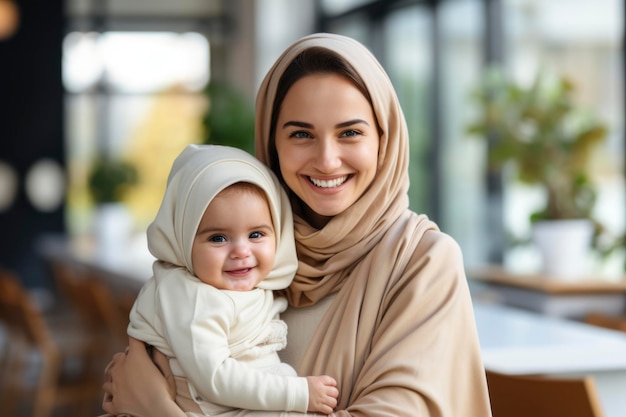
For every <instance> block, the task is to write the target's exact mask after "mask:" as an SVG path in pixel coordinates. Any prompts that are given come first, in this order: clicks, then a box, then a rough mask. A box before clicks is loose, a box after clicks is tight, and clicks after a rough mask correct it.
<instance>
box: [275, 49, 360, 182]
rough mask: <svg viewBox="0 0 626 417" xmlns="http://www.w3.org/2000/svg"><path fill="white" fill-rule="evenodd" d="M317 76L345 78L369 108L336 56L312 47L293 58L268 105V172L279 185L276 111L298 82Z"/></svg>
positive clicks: (346, 65) (357, 82) (357, 81)
mask: <svg viewBox="0 0 626 417" xmlns="http://www.w3.org/2000/svg"><path fill="white" fill-rule="evenodd" d="M319 73H330V74H337V75H339V76H342V77H345V78H346V79H347V80H349V81H350V82H351V83H352V84H353V85H354V86H355V87H356V88H357V89H358V90H359V91H360V92H361V94H363V96H364V97H365V98H366V99H367V101H368V102H369V103H370V105H371V104H372V100H371V97H370V93H369V91H368V89H367V87H366V85H365V83H364V82H363V79H362V78H361V76H360V75H359V74H358V73H357V72H356V70H355V69H354V67H352V65H350V64H349V63H348V61H346V60H345V59H344V58H343V57H342V56H341V55H340V54H338V53H336V52H334V51H332V50H329V49H326V48H323V47H312V48H309V49H307V50H305V51H303V52H301V53H300V54H299V55H298V56H296V57H295V58H294V60H293V61H291V63H290V64H289V66H288V67H287V68H286V69H285V72H284V73H283V75H282V76H281V78H280V80H279V81H278V86H277V88H276V97H275V98H274V103H273V104H272V120H271V124H270V137H269V154H270V168H271V169H272V171H274V174H276V176H278V178H279V179H280V180H281V182H282V175H281V173H280V166H279V165H278V153H277V152H276V123H277V122H278V113H279V112H280V107H281V106H282V104H283V100H284V99H285V96H286V95H287V92H288V91H289V89H290V88H291V87H292V86H293V85H294V84H295V83H296V82H297V81H298V80H300V79H301V78H304V77H306V76H307V75H311V74H319Z"/></svg>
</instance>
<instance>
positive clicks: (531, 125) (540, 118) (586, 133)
mask: <svg viewBox="0 0 626 417" xmlns="http://www.w3.org/2000/svg"><path fill="white" fill-rule="evenodd" d="M573 92H574V85H573V84H572V83H571V82H570V81H569V80H568V79H567V78H565V77H555V78H552V79H550V78H548V77H546V76H545V74H542V73H539V74H538V75H537V77H536V78H535V79H534V81H533V82H532V84H531V85H530V86H529V87H528V88H524V87H522V86H520V85H518V84H516V83H514V82H512V81H511V80H508V79H506V78H505V77H504V76H503V75H502V73H500V72H497V71H492V72H489V73H488V74H487V77H486V78H485V80H484V82H483V84H482V85H481V86H480V88H479V89H477V91H475V92H474V94H473V98H474V100H475V102H476V103H478V104H479V107H480V109H481V110H482V111H481V114H480V116H479V118H478V119H477V120H476V121H474V122H473V123H471V124H470V125H469V126H468V128H467V132H468V133H469V134H471V135H474V136H478V137H481V138H484V139H486V140H487V141H488V157H489V166H490V167H491V168H492V169H496V170H499V169H501V168H502V167H503V165H504V164H506V163H510V164H512V165H513V168H514V172H515V176H516V178H517V179H518V180H519V181H522V182H524V183H527V184H534V185H539V186H541V187H542V189H543V191H544V193H545V205H544V206H543V207H541V208H540V209H539V210H537V211H536V212H534V213H532V214H531V216H530V221H531V224H532V231H533V240H534V242H535V244H536V246H537V248H538V249H539V251H540V252H541V254H542V258H543V272H544V273H546V274H549V275H551V276H555V277H561V278H574V277H578V276H580V275H581V274H582V273H584V268H582V267H581V266H580V265H579V264H577V263H576V261H579V260H581V259H584V258H585V257H586V256H585V254H584V253H581V251H583V252H584V251H587V252H588V249H589V247H590V245H591V244H592V242H593V236H594V232H598V231H599V230H600V228H601V226H600V225H599V223H598V222H596V221H595V220H594V218H593V209H594V206H595V203H596V186H595V184H594V182H593V178H592V175H590V174H591V173H590V162H591V159H592V157H593V154H594V149H595V148H596V147H597V146H598V145H600V144H601V143H602V142H603V141H605V139H606V137H607V127H606V126H605V124H604V123H602V122H601V121H599V120H598V119H597V118H595V117H594V116H592V115H591V114H589V113H587V112H585V111H583V109H581V108H579V107H577V106H576V105H575V103H574V100H573ZM577 242H578V243H577ZM567 245H572V249H568V246H567ZM557 258H558V259H557ZM559 259H561V260H559Z"/></svg>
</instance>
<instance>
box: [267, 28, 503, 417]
mask: <svg viewBox="0 0 626 417" xmlns="http://www.w3.org/2000/svg"><path fill="white" fill-rule="evenodd" d="M312 47H321V48H326V49H328V50H331V51H334V52H336V53H337V54H339V55H341V56H343V57H344V58H345V59H346V60H347V61H348V62H349V64H350V65H352V66H353V67H354V68H355V69H356V71H357V73H358V74H359V75H360V76H361V77H362V79H363V80H364V83H365V85H366V86H367V88H368V91H369V94H370V96H371V100H372V106H373V110H374V115H375V117H376V119H377V121H378V124H379V126H380V128H381V130H382V135H381V138H380V151H379V159H378V170H377V174H376V177H375V179H374V181H373V183H372V184H371V186H370V187H369V188H368V189H367V191H366V192H365V193H364V194H363V195H362V196H361V197H360V199H359V200H358V201H357V202H356V203H355V204H353V205H352V206H351V207H350V208H349V209H347V210H346V211H344V212H343V213H341V214H339V215H337V216H335V217H334V218H332V219H331V220H330V221H329V222H328V224H327V225H326V226H325V227H324V228H322V229H321V230H317V229H315V228H313V227H312V226H310V225H309V224H308V223H307V221H306V219H304V218H303V217H302V216H301V211H300V210H299V202H298V201H297V198H295V197H293V196H292V198H294V201H293V204H292V207H293V209H294V222H295V236H296V248H297V252H298V258H299V266H298V271H297V273H296V277H295V279H294V282H293V283H292V284H291V286H290V287H289V288H288V290H287V292H286V294H287V296H288V298H289V302H290V304H291V305H292V306H293V307H295V308H298V307H301V308H312V309H315V305H316V303H318V301H320V300H322V299H324V298H325V297H327V296H329V295H331V294H332V295H333V300H332V302H331V303H330V305H328V306H327V311H325V314H323V317H321V319H320V322H319V325H316V326H313V327H314V328H311V329H309V330H308V332H309V333H310V334H309V335H308V336H309V337H310V340H311V341H310V343H308V346H306V347H305V350H304V352H298V354H297V355H295V356H293V357H298V358H300V357H301V358H302V359H301V360H300V361H299V363H294V364H293V365H295V366H297V367H298V368H297V369H298V370H299V372H302V374H322V373H324V374H328V375H331V376H333V377H335V378H336V379H337V381H338V385H339V391H340V395H339V404H338V407H337V410H338V411H337V412H336V413H335V415H336V416H341V417H345V416H367V417H378V416H395V417H402V416H406V417H417V416H420V417H421V416H424V417H425V416H429V417H488V416H490V415H491V413H490V407H489V401H488V395H487V387H486V382H485V374H484V369H483V365H482V361H481V357H480V350H479V345H478V337H477V332H476V325H475V321H474V315H473V310H472V304H471V298H470V294H469V290H468V286H467V280H466V277H465V273H464V267H463V259H462V254H461V251H460V248H459V247H458V245H457V243H456V242H455V241H454V240H453V239H452V238H451V237H450V236H448V235H446V234H444V233H442V232H441V231H439V229H438V227H437V226H436V225H435V224H434V223H433V222H431V221H430V220H428V218H427V217H426V216H424V215H418V214H416V213H414V212H412V211H410V210H409V208H408V196H407V191H408V187H409V177H408V161H409V138H408V131H407V126H406V122H405V119H404V116H403V113H402V110H401V108H400V105H399V103H398V100H397V97H396V94H395V92H394V89H393V87H392V84H391V82H390V80H389V78H388V77H387V75H386V73H385V71H384V70H383V68H382V67H381V66H380V64H379V63H378V62H377V60H376V59H375V58H374V57H373V55H372V54H371V53H370V52H369V51H368V50H367V49H366V48H365V47H364V46H363V45H361V44H360V43H358V42H356V41H355V40H352V39H350V38H347V37H343V36H339V35H331V34H315V35H311V36H307V37H305V38H302V39H300V40H299V41H297V42H295V43H294V44H293V45H291V46H290V47H289V48H288V49H287V50H286V51H285V52H284V53H283V55H282V56H281V57H279V59H278V60H277V62H276V63H275V65H274V66H273V67H272V68H271V69H270V71H269V73H268V74H267V76H266V78H265V79H264V81H263V82H262V84H261V87H260V89H259V93H258V96H257V104H256V105H257V107H256V108H257V113H256V140H257V143H256V154H257V157H258V158H259V159H260V160H261V161H263V162H265V163H266V164H268V165H269V164H270V163H271V162H270V161H272V160H276V158H275V156H274V155H270V152H271V149H274V148H273V147H272V146H270V141H271V140H272V138H270V123H271V116H272V106H273V102H274V97H275V95H276V88H277V85H278V81H279V79H280V77H281V74H282V73H283V72H284V71H285V69H286V67H287V66H288V65H289V64H290V63H291V61H292V60H293V59H294V58H295V57H296V56H297V55H298V54H300V53H301V52H302V51H305V50H307V49H308V48H312ZM272 169H273V170H275V171H276V170H277V169H278V168H277V167H272ZM310 306H313V307H310ZM301 319H302V317H301ZM292 323H293V322H292ZM296 331H307V330H304V328H299V329H297V330H296ZM294 347H295V346H294ZM289 348H290V347H288V349H289Z"/></svg>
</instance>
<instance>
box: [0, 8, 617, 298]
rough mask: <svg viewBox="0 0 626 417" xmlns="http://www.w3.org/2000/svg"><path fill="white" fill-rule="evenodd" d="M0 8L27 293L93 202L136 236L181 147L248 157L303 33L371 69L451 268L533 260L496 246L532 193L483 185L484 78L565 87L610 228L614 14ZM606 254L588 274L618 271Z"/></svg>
mask: <svg viewBox="0 0 626 417" xmlns="http://www.w3.org/2000/svg"><path fill="white" fill-rule="evenodd" d="M0 3H4V4H12V5H14V6H15V7H13V9H15V11H16V13H15V17H14V20H15V26H14V28H12V29H7V30H5V32H4V34H3V35H2V38H1V39H0V60H1V62H2V65H0V95H1V97H2V98H3V100H1V104H0V106H1V108H0V118H1V119H0V120H1V121H2V125H1V126H2V127H1V129H0V138H1V139H2V148H1V150H0V230H2V234H1V237H0V245H1V247H0V264H2V265H4V266H6V267H9V268H12V269H15V270H17V271H19V273H20V275H21V277H22V279H23V280H24V281H25V282H26V283H27V285H28V286H29V287H37V288H39V287H41V288H46V287H48V286H49V284H50V280H49V278H48V277H46V275H45V273H44V271H43V270H42V267H41V264H40V256H39V255H38V253H37V244H38V242H40V238H41V237H42V236H47V235H50V234H60V235H64V236H68V237H72V238H75V239H83V243H84V244H85V245H89V244H91V243H90V242H91V241H92V238H93V237H94V236H96V234H97V233H98V232H97V229H98V227H97V219H98V218H99V217H98V207H99V205H100V203H104V202H108V201H105V200H107V198H108V199H109V200H111V199H113V200H116V201H117V200H119V201H122V202H123V203H124V206H125V208H126V209H127V210H128V217H127V218H126V220H125V223H124V227H126V228H127V229H129V230H130V232H131V233H132V234H133V235H135V234H137V235H138V236H141V232H142V231H143V230H145V228H146V226H147V224H148V223H149V222H150V220H151V219H152V217H153V216H154V214H155V212H156V209H157V208H158V204H159V202H160V199H161V195H162V192H163V189H164V181H165V178H166V175H167V172H168V171H169V167H170V164H171V161H172V160H173V158H174V157H175V156H176V155H177V153H178V152H179V151H180V150H181V149H182V148H183V147H184V146H185V145H186V144H188V143H200V142H211V141H212V142H215V143H221V142H225V143H232V144H235V145H237V144H241V146H242V147H245V146H248V145H247V144H246V143H250V142H251V140H252V123H253V121H252V117H253V116H252V109H253V103H254V97H255V92H256V89H257V87H258V85H259V84H260V81H261V79H262V77H263V75H264V73H265V71H266V70H267V69H268V68H269V66H270V65H271V64H272V62H273V61H274V59H275V58H277V56H278V55H279V53H280V52H281V51H282V50H283V49H284V48H285V47H286V46H287V45H288V44H290V43H291V42H292V41H294V40H296V39H297V38H299V37H300V36H302V35H305V34H309V33H313V32H317V31H329V32H336V33H342V34H347V35H350V36H353V37H355V38H356V39H358V40H360V41H361V42H363V43H364V44H365V45H367V46H368V47H369V48H370V49H371V50H372V51H373V52H374V54H375V55H376V56H377V57H378V59H379V60H380V61H381V62H382V63H383V65H384V67H385V68H386V70H387V71H388V73H389V75H390V77H391V79H392V81H393V83H394V85H395V86H396V89H397V91H398V95H399V96H400V100H401V102H402V105H403V108H404V111H405V114H406V118H407V121H408V124H409V128H410V132H411V133H410V134H411V189H410V198H411V206H412V208H413V209H415V210H416V211H418V212H423V213H426V214H428V215H429V216H430V217H431V218H433V219H434V220H435V221H437V222H438V223H439V225H440V226H441V228H442V229H443V230H444V231H446V232H447V233H449V234H451V235H452V236H454V237H455V238H456V239H457V240H458V241H459V243H460V244H461V247H462V249H463V251H464V254H465V258H466V262H467V264H468V265H470V266H471V265H479V264H483V263H486V262H510V263H517V264H524V265H527V266H532V265H534V264H535V263H536V256H534V254H533V251H532V250H529V249H528V248H527V249H524V245H515V246H513V245H512V243H511V242H513V241H521V242H523V241H524V239H527V237H528V234H529V230H530V222H529V220H528V214H529V213H530V212H532V211H533V210H534V209H535V208H536V207H537V205H540V204H541V199H542V198H543V196H542V193H541V190H539V189H537V187H532V186H527V185H521V184H520V183H518V182H517V181H515V180H514V178H512V177H511V176H508V177H507V175H494V174H492V173H490V171H488V170H487V168H486V167H487V142H486V141H482V140H477V139H476V138H472V137H471V135H468V133H467V127H468V125H469V124H470V123H471V122H472V121H473V120H474V119H476V117H478V116H477V115H478V114H479V112H480V111H481V109H480V106H479V104H478V103H477V102H476V101H475V100H473V99H472V97H471V94H472V91H473V90H475V89H476V88H477V87H478V86H479V84H480V83H481V82H482V80H483V79H484V77H485V74H486V73H487V71H488V69H489V68H493V67H494V66H495V67H498V68H500V69H501V70H502V71H503V72H504V73H505V74H506V76H507V77H509V78H510V79H512V80H515V81H516V82H519V83H520V84H521V85H528V84H530V83H532V81H533V80H534V78H535V76H536V75H537V74H538V73H539V72H542V73H546V74H548V76H552V77H561V76H562V77H567V78H568V80H570V81H571V82H572V84H573V85H574V86H575V92H574V93H575V95H574V99H575V101H576V104H577V105H579V106H581V107H583V108H585V109H586V110H588V111H589V112H590V113H592V114H593V115H594V117H596V118H598V119H599V120H602V121H603V122H604V123H605V124H606V126H607V128H608V135H607V137H608V138H607V140H606V141H605V143H604V144H603V152H599V155H597V157H596V160H595V168H594V171H593V176H594V178H595V179H597V184H598V199H597V201H598V204H597V205H596V207H595V209H594V210H595V213H596V217H597V218H599V219H601V220H602V221H603V223H604V224H605V225H607V227H608V228H610V229H611V230H614V231H615V233H616V234H620V233H621V232H622V231H623V229H624V220H625V207H624V181H623V174H624V129H623V119H624V118H623V115H624V106H623V101H624V83H623V78H624V70H623V54H624V48H623V35H624V7H623V2H622V1H619V0H599V1H594V2H590V1H585V0H567V1H565V0H544V1H538V0H440V1H417V0H414V1H366V0H341V1H339V0H327V1H323V0H298V1H288V0H263V1H254V0H238V1H236V0H232V1H218V0H202V1H201V0H181V1H177V2H168V1H155V0H150V1H148V0H124V1H122V0H65V1H61V0H50V1H46V2H26V1H9V0H0ZM9 9H10V8H7V10H9ZM1 10H2V9H0V13H2V11H1ZM7 14H9V13H8V12H7ZM7 20H9V19H8V18H7ZM2 21H3V20H2V18H0V22H2ZM5 25H8V24H6V23H5ZM211 96H213V102H214V104H213V106H211V105H210V101H211ZM211 108H213V113H214V114H211V111H210V109H211ZM220 111H221V113H220ZM246 141H248V142H246ZM237 146H239V145H237ZM121 160H123V161H124V162H125V163H126V165H130V168H131V171H132V172H131V173H130V175H131V177H132V179H133V181H130V182H129V183H127V184H126V185H125V186H123V187H122V189H118V190H117V192H116V195H115V196H110V197H107V196H103V195H100V196H98V195H96V194H97V193H96V194H94V193H93V192H91V190H90V186H92V184H91V182H90V179H91V178H92V176H91V175H92V174H93V170H94V169H95V168H94V167H95V166H96V165H98V163H100V164H102V163H104V162H113V161H121ZM101 168H102V169H105V168H107V167H101ZM108 168H109V169H115V168H114V167H108ZM127 168H128V166H127ZM118 174H119V175H122V176H123V175H128V174H129V173H128V172H126V173H125V174H124V173H120V172H118ZM108 177H110V175H109V176H108ZM108 177H107V176H105V178H108ZM94 181H97V178H96V179H94ZM94 186H95V185H94ZM101 186H102V185H101ZM109 186H112V185H111V184H109ZM105 194H106V193H105ZM108 229H109V231H110V232H111V229H110V227H109V228H108ZM111 233H112V232H111ZM139 239H141V238H139ZM619 256H620V255H619V253H618V254H615V255H614V256H613V258H618V260H616V261H613V262H611V261H607V262H602V265H601V266H600V268H602V270H603V271H604V270H607V271H609V273H610V274H615V271H617V270H618V269H619V270H620V271H621V263H620V262H621V261H620V260H619Z"/></svg>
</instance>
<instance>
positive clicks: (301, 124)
mask: <svg viewBox="0 0 626 417" xmlns="http://www.w3.org/2000/svg"><path fill="white" fill-rule="evenodd" d="M289 126H294V127H302V128H305V129H313V125H312V124H311V123H305V122H298V121H295V120H292V121H289V122H285V123H284V124H283V129H284V128H286V127H289Z"/></svg>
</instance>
